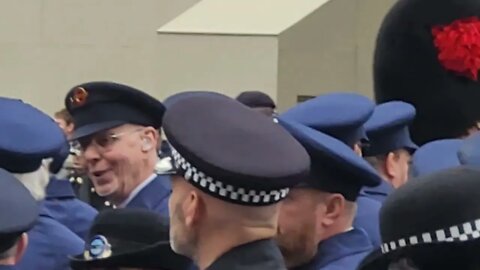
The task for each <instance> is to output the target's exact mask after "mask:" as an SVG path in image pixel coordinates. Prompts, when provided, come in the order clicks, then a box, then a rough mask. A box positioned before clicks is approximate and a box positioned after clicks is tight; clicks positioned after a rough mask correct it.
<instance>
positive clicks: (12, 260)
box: [0, 257, 15, 265]
mask: <svg viewBox="0 0 480 270" xmlns="http://www.w3.org/2000/svg"><path fill="white" fill-rule="evenodd" d="M0 265H15V258H14V257H8V258H5V259H1V260H0Z"/></svg>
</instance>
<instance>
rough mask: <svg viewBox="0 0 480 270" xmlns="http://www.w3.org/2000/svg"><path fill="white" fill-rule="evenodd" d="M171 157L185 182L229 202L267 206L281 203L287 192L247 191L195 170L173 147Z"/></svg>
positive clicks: (286, 190)
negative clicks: (181, 172)
mask: <svg viewBox="0 0 480 270" xmlns="http://www.w3.org/2000/svg"><path fill="white" fill-rule="evenodd" d="M172 156H173V159H174V163H175V166H176V167H177V169H180V170H181V171H183V172H184V173H183V177H184V178H185V179H186V180H187V181H189V182H191V183H192V184H193V185H194V186H196V187H198V188H200V189H202V190H204V191H205V192H207V193H213V194H216V195H219V196H220V197H221V198H225V199H226V200H228V201H231V202H235V203H239V204H250V205H268V204H273V203H276V202H278V201H281V200H282V199H284V198H285V197H286V196H287V194H288V192H289V188H283V189H279V190H269V191H265V190H252V189H250V190H247V189H245V188H240V187H235V186H232V185H229V184H225V183H222V182H220V181H217V180H215V179H213V178H212V177H210V176H207V175H206V174H205V173H203V172H201V171H199V170H197V168H195V167H194V166H193V165H192V164H190V162H188V161H187V160H185V158H183V157H182V156H181V155H180V153H178V152H177V151H176V150H175V149H173V147H172Z"/></svg>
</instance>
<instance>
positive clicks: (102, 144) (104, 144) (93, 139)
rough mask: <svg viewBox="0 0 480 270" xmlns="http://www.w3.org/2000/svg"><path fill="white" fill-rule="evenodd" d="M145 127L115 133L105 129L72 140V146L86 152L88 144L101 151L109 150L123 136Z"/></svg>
mask: <svg viewBox="0 0 480 270" xmlns="http://www.w3.org/2000/svg"><path fill="white" fill-rule="evenodd" d="M142 130H143V128H137V129H133V130H128V131H124V132H120V133H115V132H112V131H104V132H99V133H96V134H94V135H92V136H86V137H83V138H80V139H78V140H75V141H73V142H72V147H73V148H74V149H75V150H76V151H80V152H84V151H85V150H86V149H87V147H88V146H90V145H92V143H93V145H95V146H96V147H97V149H98V150H100V151H103V152H104V151H109V150H111V149H112V147H113V145H114V144H115V143H116V142H117V141H119V140H120V138H121V137H122V136H125V135H130V134H133V133H136V132H139V131H142Z"/></svg>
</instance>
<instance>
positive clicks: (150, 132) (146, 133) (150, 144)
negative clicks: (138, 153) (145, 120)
mask: <svg viewBox="0 0 480 270" xmlns="http://www.w3.org/2000/svg"><path fill="white" fill-rule="evenodd" d="M157 143H158V131H157V130H156V129H154V128H153V127H146V128H145V129H144V130H143V134H142V151H149V150H150V149H152V148H157Z"/></svg>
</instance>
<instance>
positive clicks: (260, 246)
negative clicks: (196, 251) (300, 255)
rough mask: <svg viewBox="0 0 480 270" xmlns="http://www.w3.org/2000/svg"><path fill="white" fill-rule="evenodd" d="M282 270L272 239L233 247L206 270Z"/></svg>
mask: <svg viewBox="0 0 480 270" xmlns="http://www.w3.org/2000/svg"><path fill="white" fill-rule="evenodd" d="M224 269H229V270H240V269H245V270H247V269H248V270H254V269H262V270H270V269H271V270H283V269H286V268H285V265H284V263H283V257H282V254H281V253H280V250H279V249H278V247H277V245H276V244H275V242H274V241H273V240H272V239H264V240H258V241H255V242H250V243H247V244H244V245H241V246H238V247H235V248H233V249H231V250H230V251H228V252H227V253H225V254H223V255H222V256H221V257H220V258H218V259H217V260H216V261H215V262H214V263H213V264H212V265H210V266H209V267H207V270H224Z"/></svg>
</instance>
